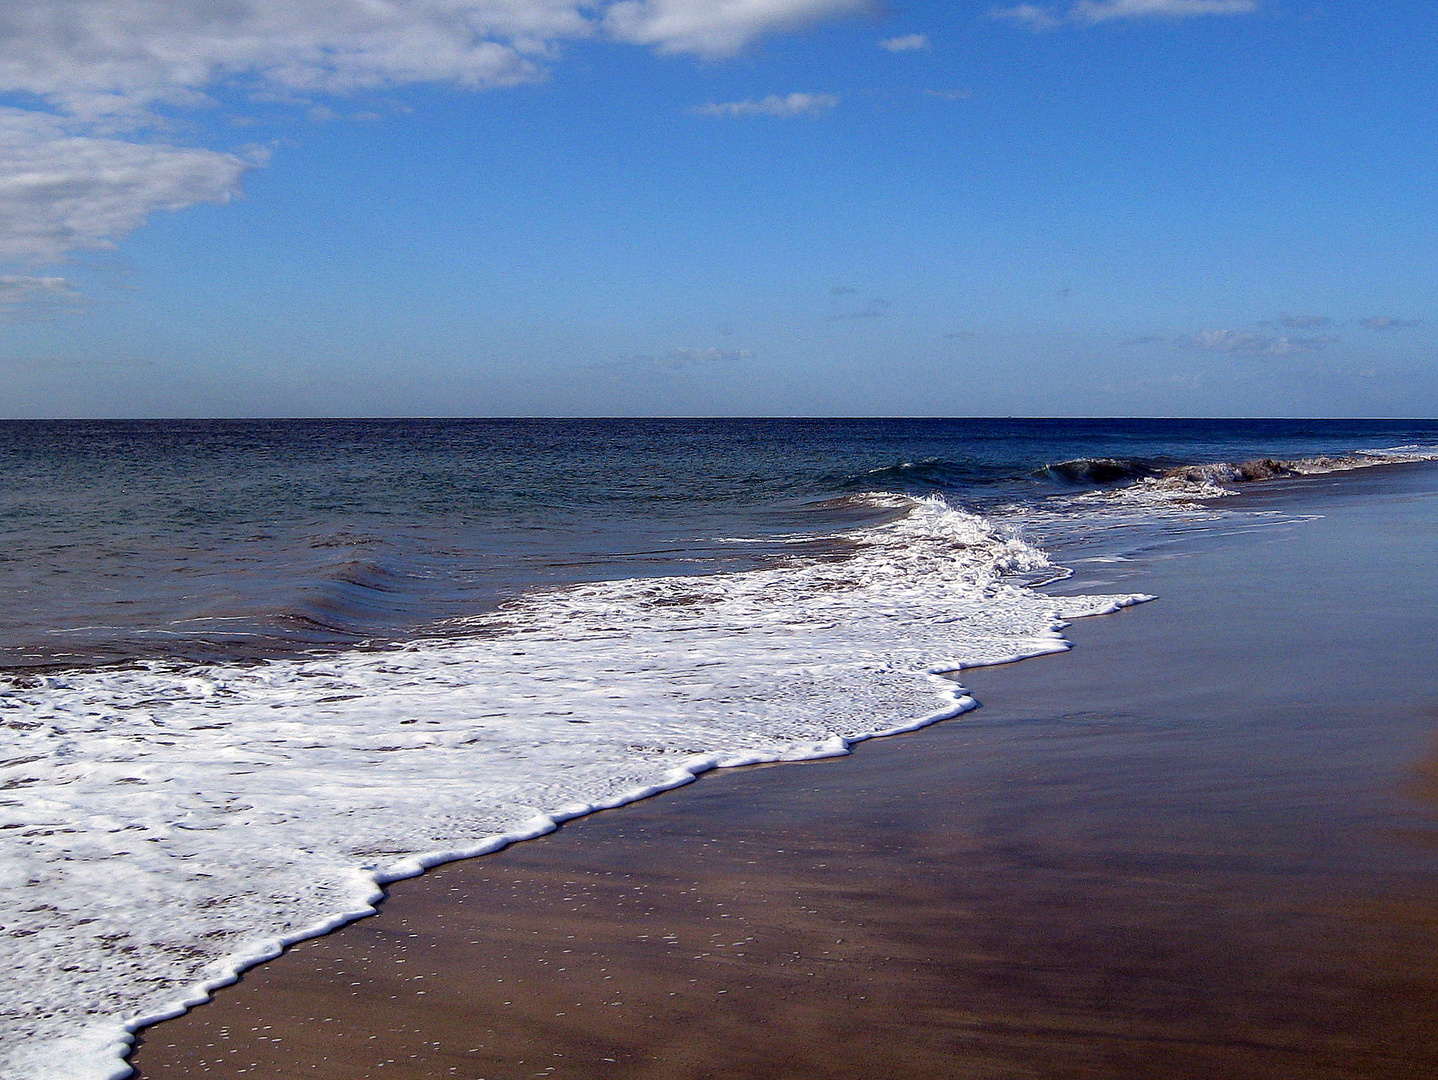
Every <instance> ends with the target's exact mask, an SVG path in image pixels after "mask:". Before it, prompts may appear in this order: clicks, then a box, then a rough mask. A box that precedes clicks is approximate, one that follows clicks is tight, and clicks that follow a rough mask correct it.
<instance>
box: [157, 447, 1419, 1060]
mask: <svg viewBox="0 0 1438 1080" xmlns="http://www.w3.org/2000/svg"><path fill="white" fill-rule="evenodd" d="M1435 493H1438V471H1435V470H1434V469H1432V468H1426V467H1414V468H1388V469H1382V470H1369V471H1367V472H1366V473H1364V474H1352V475H1346V476H1335V477H1330V478H1320V479H1314V480H1309V481H1305V482H1304V483H1303V484H1300V485H1291V486H1290V489H1289V490H1287V491H1284V490H1280V489H1278V488H1275V489H1274V491H1273V493H1272V494H1265V495H1263V496H1260V499H1261V500H1263V501H1265V502H1266V503H1267V504H1269V505H1271V506H1273V507H1274V508H1279V509H1284V510H1294V511H1299V512H1314V513H1320V514H1323V515H1324V517H1323V519H1322V520H1319V521H1309V522H1304V523H1301V524H1296V525H1290V526H1282V527H1275V528H1271V529H1263V530H1257V531H1249V532H1242V533H1235V534H1233V535H1226V536H1218V535H1215V536H1209V537H1205V538H1203V539H1202V540H1200V541H1197V542H1194V543H1186V544H1184V545H1182V546H1181V547H1180V548H1179V549H1178V551H1177V552H1175V553H1170V554H1179V555H1181V557H1172V558H1164V559H1159V560H1156V561H1150V562H1146V563H1140V564H1133V565H1132V566H1131V567H1129V568H1127V570H1126V571H1125V572H1126V573H1129V574H1131V576H1127V577H1125V578H1124V579H1123V580H1122V581H1120V582H1118V583H1117V584H1115V585H1114V586H1112V587H1113V589H1114V591H1134V590H1144V591H1152V592H1156V593H1159V594H1160V595H1161V596H1162V597H1163V599H1162V600H1161V601H1160V602H1158V603H1156V604H1152V605H1146V606H1145V607H1143V608H1140V609H1136V610H1132V611H1126V612H1121V613H1119V614H1118V615H1115V616H1110V617H1106V618H1103V619H1098V620H1092V621H1090V622H1088V623H1082V624H1077V625H1075V626H1074V627H1073V628H1072V629H1071V631H1070V632H1069V636H1070V637H1071V638H1072V639H1073V640H1074V641H1075V642H1076V643H1077V645H1078V646H1079V647H1078V648H1077V649H1076V650H1075V651H1074V652H1073V653H1071V654H1069V655H1067V656H1065V657H1059V658H1048V659H1038V660H1035V661H1030V662H1027V663H1024V664H1019V665H1014V666H1011V667H1008V668H1003V669H993V670H979V671H973V672H970V673H968V675H967V677H966V679H965V682H966V684H967V685H968V686H969V687H970V689H971V690H972V691H973V692H974V693H975V694H976V696H977V697H978V698H979V699H980V700H981V701H982V702H983V703H984V708H983V709H981V710H980V711H979V712H977V713H973V714H969V715H968V716H967V717H965V718H962V719H960V720H958V721H955V722H951V723H948V724H944V725H940V726H939V727H937V728H934V729H930V730H928V731H925V732H921V733H917V734H914V735H908V736H902V737H899V738H896V739H890V740H884V741H880V742H874V743H869V744H865V745H864V746H863V747H861V748H860V749H859V750H858V752H857V753H856V754H854V755H853V756H851V757H849V758H845V759H841V760H837V761H828V762H818V763H813V764H808V765H791V766H783V767H777V768H767V769H753V770H743V771H736V772H730V773H727V774H719V775H711V776H709V777H706V778H705V779H704V780H702V781H701V782H700V783H698V784H695V785H691V786H690V787H688V788H686V789H683V790H681V791H677V792H673V793H669V794H666V795H664V796H661V797H659V798H657V799H654V800H650V801H649V802H646V803H642V804H639V805H636V806H631V807H627V808H624V809H621V810H619V811H615V812H611V813H606V814H601V815H596V816H594V817H591V818H587V819H583V820H581V821H578V822H575V823H573V824H571V825H569V826H566V827H565V828H564V829H562V830H560V832H558V833H556V834H554V835H552V836H550V837H546V838H543V839H541V840H537V841H532V842H529V843H526V844H522V845H518V846H516V847H514V848H511V849H510V850H508V851H506V852H502V853H499V854H497V855H492V856H488V857H485V858H483V859H478V860H471V861H469V862H465V863H458V864H453V865H451V866H449V867H445V868H441V869H439V870H436V871H432V872H431V873H429V874H427V875H426V876H425V877H423V878H420V879H417V880H414V881H410V882H402V883H399V884H397V885H396V886H395V887H394V888H393V890H392V898H391V899H390V900H389V901H388V902H387V903H386V905H385V907H384V910H383V911H382V913H381V914H380V915H379V916H377V917H375V918H371V919H366V920H363V921H361V922H359V923H355V924H352V925H351V926H349V927H347V928H345V929H344V930H341V931H339V932H337V933H335V934H333V935H330V936H329V937H327V938H323V939H319V940H316V941H313V942H308V943H305V944H303V945H300V946H298V947H296V948H295V949H293V950H291V952H290V953H289V954H288V955H287V956H286V957H284V958H282V959H281V960H279V961H276V962H273V963H271V964H267V965H264V966H262V967H261V968H258V969H256V970H254V971H252V972H250V973H249V974H247V975H246V977H245V979H244V980H243V981H242V982H241V983H240V984H239V985H237V986H235V987H232V988H228V989H226V990H222V991H221V992H220V993H219V994H218V995H217V998H216V1000H215V1001H214V1002H213V1003H211V1004H209V1005H206V1006H203V1007H201V1008H199V1009H197V1010H195V1011H193V1012H192V1013H190V1014H188V1015H187V1016H185V1017H182V1018H180V1019H178V1020H174V1021H170V1022H167V1023H164V1024H161V1025H158V1026H156V1027H154V1028H152V1029H149V1030H148V1031H146V1032H145V1033H144V1038H143V1042H142V1046H141V1047H140V1049H139V1050H138V1051H137V1053H136V1054H135V1057H134V1064H135V1065H136V1066H137V1068H138V1069H139V1071H140V1073H141V1075H142V1076H146V1077H171V1078H173V1077H192V1076H194V1077H198V1076H210V1077H224V1076H236V1077H238V1076H244V1077H245V1078H246V1080H252V1078H254V1077H276V1078H278V1077H295V1076H314V1077H335V1078H339V1077H346V1078H350V1077H363V1076H388V1077H396V1076H398V1077H406V1078H418V1077H447V1076H462V1077H467V1078H469V1080H478V1078H484V1080H498V1078H509V1077H520V1076H534V1075H545V1076H573V1077H588V1076H640V1077H665V1078H670V1077H696V1078H697V1077H705V1076H742V1077H769V1076H774V1077H779V1076H787V1077H794V1076H804V1077H811V1076H812V1077H829V1076H833V1077H852V1076H861V1075H872V1076H884V1075H906V1076H933V1077H940V1076H943V1077H954V1076H963V1077H989V1076H994V1077H1000V1076H1002V1077H1019V1076H1033V1077H1070V1076H1072V1077H1079V1076H1083V1077H1129V1076H1132V1077H1140V1076H1142V1077H1152V1076H1158V1075H1162V1076H1179V1077H1183V1076H1194V1077H1197V1076H1200V1075H1202V1076H1205V1077H1211V1076H1213V1075H1218V1076H1222V1077H1249V1076H1252V1077H1275V1076H1304V1077H1308V1076H1313V1077H1335V1078H1337V1077H1385V1078H1391V1077H1409V1076H1412V1077H1420V1076H1421V1077H1431V1076H1434V1075H1438V1023H1435V1021H1438V889H1435V888H1434V886H1435V884H1438V820H1435V817H1434V813H1433V810H1434V804H1433V802H1432V798H1431V797H1432V795H1433V791H1432V787H1433V783H1432V776H1433V775H1434V769H1433V766H1432V760H1433V759H1432V752H1433V738H1434V735H1435V729H1438V672H1435V667H1438V665H1434V664H1433V662H1432V661H1433V650H1432V646H1431V645H1430V638H1431V628H1430V623H1431V612H1432V611H1433V610H1435V608H1438V574H1434V573H1433V569H1434V568H1435V567H1438V534H1435V529H1434V522H1435V521H1438V514H1435V512H1434V511H1435V508H1438V494H1435ZM1089 576H1090V577H1091V576H1092V575H1089ZM1083 587H1084V588H1085V589H1089V590H1091V589H1092V588H1093V587H1094V586H1093V584H1092V582H1091V581H1086V582H1084V586H1083Z"/></svg>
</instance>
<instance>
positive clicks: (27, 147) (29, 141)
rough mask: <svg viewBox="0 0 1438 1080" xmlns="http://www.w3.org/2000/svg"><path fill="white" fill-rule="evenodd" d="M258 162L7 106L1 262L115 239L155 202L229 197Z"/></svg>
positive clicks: (54, 256) (0, 167)
mask: <svg viewBox="0 0 1438 1080" xmlns="http://www.w3.org/2000/svg"><path fill="white" fill-rule="evenodd" d="M252 164H253V162H249V161H246V160H244V159H243V158H240V157H238V156H236V155H234V154H222V153H218V152H216V151H214V150H196V149H188V148H183V147H176V146H165V145H156V144H149V143H138V142H127V141H124V140H121V139H114V138H105V137H100V136H95V135H77V134H72V133H71V132H70V131H69V130H68V129H67V126H66V125H65V124H64V123H63V122H62V121H60V120H59V119H57V118H55V117H53V116H49V115H46V114H42V113H36V112H30V111H27V110H24V109H0V262H10V263H15V262H19V263H44V262H56V261H58V260H60V259H61V258H62V257H63V256H64V255H65V254H66V253H67V252H70V251H74V250H77V249H86V248H102V247H108V246H110V245H111V244H112V243H113V242H114V241H115V240H116V239H118V238H119V237H122V236H124V235H125V234H126V233H128V232H130V231H131V230H132V229H134V228H135V227H136V226H138V225H139V224H140V223H141V222H143V221H144V220H145V218H146V217H148V216H149V215H150V214H151V213H152V212H154V211H156V210H178V209H181V208H182V207H186V206H192V205H194V204H195V203H201V202H227V201H229V199H231V198H232V197H233V196H234V195H235V193H236V191H237V190H238V186H239V180H240V177H241V175H243V173H244V172H245V170H246V169H248V168H250V167H251V165H252ZM34 280H42V279H34Z"/></svg>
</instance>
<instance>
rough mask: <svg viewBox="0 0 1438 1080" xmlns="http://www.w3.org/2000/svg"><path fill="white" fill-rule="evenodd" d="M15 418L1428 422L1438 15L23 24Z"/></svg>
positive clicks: (15, 102)
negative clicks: (1314, 418) (1360, 418)
mask: <svg viewBox="0 0 1438 1080" xmlns="http://www.w3.org/2000/svg"><path fill="white" fill-rule="evenodd" d="M0 41H3V44H0V90H3V91H5V93H4V95H3V97H0V258H3V259H4V260H5V261H4V264H3V266H0V387H3V389H0V415H5V416H12V417H20V416H253V415H271V416H273V415H574V414H578V415H646V414H647V415H766V414H779V415H826V414H833V415H856V414H857V415H871V414H879V415H1008V414H1027V415H1135V414H1137V415H1333V416H1350V415H1372V416H1420V415H1429V416H1431V415H1434V414H1435V412H1438V364H1435V346H1438V336H1435V333H1434V329H1435V326H1438V323H1435V320H1438V311H1434V310H1433V306H1434V305H1433V299H1432V298H1433V297H1434V296H1435V295H1438V293H1435V285H1438V243H1435V240H1438V236H1435V232H1438V215H1435V213H1434V209H1435V206H1434V203H1435V199H1434V191H1435V185H1434V183H1433V179H1432V177H1433V175H1434V173H1435V164H1438V161H1435V158H1438V155H1435V117H1438V110H1435V105H1438V101H1435V93H1434V89H1435V75H1434V52H1435V44H1438V13H1435V10H1434V8H1433V7H1432V6H1431V5H1428V4H1419V3H1390V4H1385V5H1373V4H1358V3H1335V2H1330V3H1325V4H1315V3H1307V2H1301V0H1291V2H1278V0H1088V2H1086V3H1085V2H1079V3H1074V2H1072V0H1066V2H1064V3H1058V4H1052V5H1019V6H1015V5H1012V4H1002V3H1001V4H997V5H995V4H992V3H970V2H966V0H955V2H950V3H937V2H929V0H920V2H914V3H909V4H905V5H903V6H899V5H897V4H895V5H891V6H888V7H882V8H881V7H877V6H872V5H866V4H865V3H863V2H862V0H623V2H620V3H616V4H610V5H598V4H589V5H577V4H574V3H571V2H569V0H488V2H483V3H481V2H476V0H404V2H401V0H384V2H380V3H371V4H366V3H362V2H361V0H332V2H328V3H320V2H318V0H283V2H281V0H234V2H230V3H220V2H218V0H216V2H214V3H210V2H208V0H189V2H186V3H180V2H178V0H156V2H148V3H142V2H141V0H27V2H25V3H19V2H16V0H0Z"/></svg>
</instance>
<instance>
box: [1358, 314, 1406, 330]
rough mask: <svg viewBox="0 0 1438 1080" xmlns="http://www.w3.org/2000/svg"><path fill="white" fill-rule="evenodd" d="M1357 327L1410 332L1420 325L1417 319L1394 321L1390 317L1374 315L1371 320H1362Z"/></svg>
mask: <svg viewBox="0 0 1438 1080" xmlns="http://www.w3.org/2000/svg"><path fill="white" fill-rule="evenodd" d="M1358 325H1359V326H1362V327H1364V328H1365V329H1367V330H1411V329H1412V328H1413V327H1415V326H1419V325H1421V320H1419V319H1395V318H1394V317H1393V316H1391V315H1375V316H1373V318H1371V319H1364V320H1363V321H1362V322H1361V323H1359V324H1358Z"/></svg>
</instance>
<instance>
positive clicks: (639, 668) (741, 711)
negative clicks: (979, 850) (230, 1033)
mask: <svg viewBox="0 0 1438 1080" xmlns="http://www.w3.org/2000/svg"><path fill="white" fill-rule="evenodd" d="M881 498H884V499H886V500H888V501H889V502H890V503H891V504H892V505H893V506H894V508H895V510H896V512H898V513H900V515H901V516H898V517H897V518H896V519H895V520H892V521H890V522H888V523H887V524H883V525H879V526H876V527H873V528H870V529H866V530H859V531H855V532H852V533H849V534H845V536H844V537H843V539H844V541H845V543H846V545H847V548H846V550H845V551H844V553H843V554H842V555H834V556H832V557H817V558H815V557H808V558H800V559H795V560H793V561H790V562H786V563H783V564H777V565H774V566H771V567H768V568H766V569H761V570H754V571H748V572H744V573H736V574H728V575H712V576H704V577H670V578H651V579H634V580H627V581H618V582H604V583H597V584H585V585H578V586H570V587H566V588H562V589H555V590H552V591H546V592H540V593H535V594H532V595H530V596H527V597H525V598H523V599H521V600H519V601H518V602H515V603H512V604H510V605H507V606H506V607H504V608H503V609H501V610H499V611H498V612H496V613H494V614H492V615H489V616H486V617H484V618H481V619H476V620H474V621H473V623H472V624H471V625H469V626H468V627H467V628H466V629H467V630H468V631H469V633H467V634H465V635H463V636H456V637H454V638H452V639H449V640H443V641H440V640H426V641H420V642H416V643H413V644H410V645H408V646H406V647H404V648H398V649H388V650H383V651H354V652H349V653H342V654H337V655H331V656H327V657H322V658H320V657H316V658H308V659H299V660H284V661H275V662H270V663H264V664H258V665H250V666H239V665H236V666H224V665H212V666H204V667H187V668H178V667H166V666H163V665H150V666H147V667H139V668H129V669H123V670H120V669H115V670H90V671H80V672H74V673H59V674H51V675H46V676H43V677H38V678H33V679H28V680H24V681H14V682H11V683H9V684H6V685H3V687H0V837H3V838H4V839H3V841H0V844H3V848H0V890H3V892H4V894H5V903H4V906H3V911H4V914H3V916H0V921H3V928H0V969H3V970H4V971H6V972H7V973H9V975H8V976H7V980H8V981H9V982H10V983H11V986H10V987H9V988H8V989H7V991H6V994H5V995H4V1000H3V1004H0V1077H4V1078H5V1080H59V1078H61V1077H64V1078H66V1080H92V1078H95V1080H98V1078H101V1077H111V1076H117V1075H123V1074H124V1072H125V1071H126V1068H125V1066H124V1063H123V1061H122V1055H123V1053H124V1051H125V1048H126V1047H127V1045H128V1040H129V1034H128V1033H129V1031H131V1030H133V1029H134V1027H135V1026H137V1025H138V1024H139V1023H140V1022H142V1021H145V1020H152V1019H155V1018H158V1017H160V1016H163V1015H165V1014H168V1013H172V1012H174V1011H177V1010H178V1009H179V1008H181V1007H182V1006H183V1005H184V1004H186V1003H194V1002H196V1001H197V1000H199V999H200V998H201V997H202V996H203V989H204V988H213V987H214V986H216V985H219V984H222V983H223V982H225V981H228V980H230V979H231V978H233V976H234V973H235V972H236V971H237V970H239V969H242V968H243V967H245V966H248V965H249V964H251V963H253V962H255V961H256V960H258V959H261V958H264V957H266V956H270V955H273V954H274V953H275V952H276V951H277V950H278V949H279V947H280V946H281V944H282V943H286V942H290V941H293V940H296V939H298V938H300V937H304V936H308V935H311V934H314V933H316V932H318V931H319V930H321V929H324V928H328V927H330V926H333V925H335V924H337V923H338V922H342V921H344V920H346V919H348V918H351V917H354V916H355V915H357V914H361V913H364V912H367V911H369V910H370V909H371V905H373V904H374V902H375V901H376V900H377V899H378V897H379V890H378V884H379V883H382V882H384V881H386V880H392V879H394V878H396V877H399V876H404V875H408V874H412V873H416V872H418V871H419V870H420V869H421V868H422V867H424V866H427V865H433V864H434V863H436V862H440V861H443V860H445V859H449V858H454V857H457V856H460V855H465V854H477V853H480V852H483V851H487V850H492V849H494V848H496V847H498V846H501V845H502V844H503V843H505V842H507V841H508V840H512V839H516V838H521V837H527V836H533V835H537V834H539V833H542V832H545V831H547V830H549V829H551V828H553V827H554V824H555V822H557V821H561V820H564V819H566V818H568V817H573V816H575V815H578V814H582V813H585V812H588V811H590V810H593V809H596V808H599V807H606V806H614V805H617V804H620V803H623V802H626V801H629V800H632V799H635V798H638V797H642V796H643V795H646V794H650V793H653V792H655V791H657V790H661V789H663V788H666V787H672V786H675V785H677V784H681V783H684V782H687V781H688V780H690V779H692V777H693V776H694V775H696V774H698V773H700V772H703V771H705V770H707V769H710V768H714V767H716V766H724V765H737V764H742V763H746V762H759V761H773V760H784V759H800V758H811V757H816V756H822V755H830V754H839V753H843V752H845V750H846V749H847V747H848V746H849V745H850V744H851V743H853V742H854V741H857V740H860V739H864V738H867V737H870V736H873V735H877V734H885V733H889V732H895V731H901V730H906V729H909V728H913V727H917V726H920V725H922V724H925V723H929V722H932V721H934V720H937V719H941V718H944V717H948V716H953V715H956V714H958V713H960V712H962V711H964V710H965V709H967V708H971V707H972V706H973V701H972V700H971V699H970V698H968V697H967V696H966V695H965V694H964V692H963V689H962V687H960V686H959V685H958V684H957V683H956V682H954V681H953V680H952V679H946V678H942V677H941V676H940V673H942V672H953V671H956V670H957V669H959V668H960V667H964V666H972V665H979V664H990V663H996V662H1002V661H1005V660H1011V659H1016V658H1018V657H1023V656H1032V655H1036V654H1040V653H1045V652H1055V651H1059V650H1062V649H1064V648H1066V645H1065V643H1064V641H1063V639H1062V637H1061V636H1060V632H1059V631H1060V628H1061V627H1062V625H1063V620H1064V619H1069V618H1075V617H1078V616H1083V615H1091V614H1098V613H1102V612H1108V611H1112V610H1114V609H1116V608H1117V607H1119V606H1122V605H1125V604H1129V603H1134V602H1137V601H1139V600H1142V599H1145V598H1144V597H1140V596H1133V595H1126V596H1097V597H1062V598H1054V597H1049V596H1045V595H1043V594H1041V593H1038V592H1035V591H1033V590H1032V589H1028V588H1025V587H1022V586H1020V585H1017V584H1014V583H1013V579H1012V577H1011V575H1014V574H1021V573H1030V572H1034V571H1038V570H1041V569H1042V568H1043V567H1044V566H1045V565H1046V560H1045V557H1044V556H1043V554H1042V553H1041V552H1039V551H1037V550H1036V549H1034V548H1032V547H1030V546H1028V545H1026V544H1024V543H1022V542H1021V541H1019V540H1016V539H1013V538H1008V537H1005V536H1002V535H1000V534H999V533H998V532H996V531H995V529H994V528H993V527H992V526H991V525H990V524H989V523H987V522H986V521H985V520H984V519H982V518H979V517H975V516H973V515H970V514H966V513H963V512H960V511H957V510H954V509H951V508H949V507H947V506H946V505H944V504H943V503H942V502H941V501H938V500H922V501H914V500H908V499H903V498H902V497H899V496H883V497H881ZM17 972H24V975H23V977H19V978H17V977H16V975H15V973H17Z"/></svg>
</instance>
